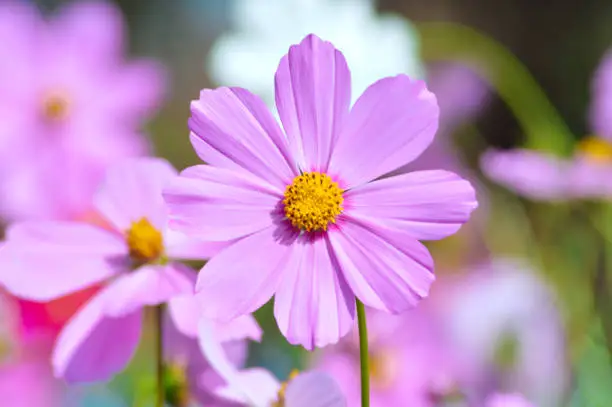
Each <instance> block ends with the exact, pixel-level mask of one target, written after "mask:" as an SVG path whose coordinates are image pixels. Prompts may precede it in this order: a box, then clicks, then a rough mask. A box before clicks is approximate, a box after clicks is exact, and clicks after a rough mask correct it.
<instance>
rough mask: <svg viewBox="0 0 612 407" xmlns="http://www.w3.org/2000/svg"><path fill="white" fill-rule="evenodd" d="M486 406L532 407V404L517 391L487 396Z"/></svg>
mask: <svg viewBox="0 0 612 407" xmlns="http://www.w3.org/2000/svg"><path fill="white" fill-rule="evenodd" d="M486 407H534V405H533V404H531V403H530V402H529V401H527V400H525V398H524V397H523V396H521V395H520V394H518V393H512V394H499V393H498V394H494V395H492V396H491V397H489V399H488V400H487V403H486Z"/></svg>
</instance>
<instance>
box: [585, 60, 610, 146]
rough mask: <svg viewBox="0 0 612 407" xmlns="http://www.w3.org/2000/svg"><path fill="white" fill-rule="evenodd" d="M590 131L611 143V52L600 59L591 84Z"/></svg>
mask: <svg viewBox="0 0 612 407" xmlns="http://www.w3.org/2000/svg"><path fill="white" fill-rule="evenodd" d="M589 118H590V123H591V129H592V131H594V132H595V134H597V135H599V136H601V137H603V138H605V139H606V140H608V141H612V51H608V52H607V53H606V54H605V55H604V57H603V58H602V60H601V62H600V64H599V67H598V68H597V71H596V72H595V75H594V76H593V81H592V83H591V106H590V112H589Z"/></svg>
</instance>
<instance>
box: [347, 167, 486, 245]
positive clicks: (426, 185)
mask: <svg viewBox="0 0 612 407" xmlns="http://www.w3.org/2000/svg"><path fill="white" fill-rule="evenodd" d="M345 202H346V204H345V205H346V207H347V210H346V211H345V213H346V215H347V216H351V217H354V218H357V219H367V220H369V221H371V222H376V223H379V224H384V225H385V226H386V227H389V228H392V229H398V230H402V231H405V232H406V233H408V234H410V235H411V236H412V237H414V238H415V239H419V240H423V239H424V240H435V239H442V238H444V237H446V236H449V235H452V234H453V233H455V232H457V230H459V228H460V227H461V225H463V224H464V223H465V222H467V220H468V219H469V217H470V213H471V212H472V211H473V210H474V209H475V208H476V207H477V206H478V203H477V202H476V193H475V191H474V188H472V186H471V185H470V183H469V182H468V181H466V180H464V179H463V178H461V177H459V176H458V175H456V174H453V173H452V172H448V171H435V170H434V171H416V172H412V173H408V174H402V175H398V176H395V177H390V178H385V179H381V180H378V181H374V182H371V183H368V184H366V185H363V186H361V187H358V188H355V189H353V190H350V191H348V192H346V193H345Z"/></svg>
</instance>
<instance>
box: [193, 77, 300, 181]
mask: <svg viewBox="0 0 612 407" xmlns="http://www.w3.org/2000/svg"><path fill="white" fill-rule="evenodd" d="M189 129H190V130H191V132H192V133H193V137H192V140H193V139H194V138H195V139H196V140H198V139H199V141H196V142H194V143H193V144H194V148H195V150H196V153H198V155H199V156H200V158H201V159H202V160H204V161H205V162H207V163H209V164H212V165H215V166H222V167H225V168H230V169H234V170H238V169H239V170H241V171H243V172H246V173H252V174H255V175H257V176H258V177H260V178H262V179H264V180H266V181H268V182H270V183H271V184H272V185H281V186H284V185H287V184H288V183H290V182H291V180H292V179H293V178H294V177H295V176H296V175H297V174H298V173H297V169H296V167H295V163H293V162H292V159H291V157H290V155H289V152H288V151H289V149H288V146H287V141H286V139H285V137H284V135H283V134H282V132H281V129H280V128H279V126H278V124H277V123H276V120H275V119H274V117H273V116H272V114H271V113H270V112H269V111H268V109H267V107H266V105H265V104H264V102H263V101H262V100H261V99H260V98H259V97H257V96H255V95H253V94H251V93H250V92H248V91H247V90H245V89H241V88H218V89H215V90H211V89H204V90H203V91H202V92H201V93H200V99H199V100H196V101H193V102H191V117H190V118H189Z"/></svg>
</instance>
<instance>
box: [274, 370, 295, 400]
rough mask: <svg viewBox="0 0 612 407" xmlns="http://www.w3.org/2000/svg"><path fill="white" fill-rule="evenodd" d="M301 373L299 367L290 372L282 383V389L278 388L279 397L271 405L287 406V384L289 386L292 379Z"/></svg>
mask: <svg viewBox="0 0 612 407" xmlns="http://www.w3.org/2000/svg"><path fill="white" fill-rule="evenodd" d="M299 374H300V372H299V370H297V369H293V370H292V371H291V373H289V377H288V378H287V380H285V381H284V382H282V383H281V386H280V389H278V395H277V399H276V401H275V402H274V403H272V406H271V407H285V393H286V392H287V386H289V383H291V380H293V379H295V378H296V377H298V375H299Z"/></svg>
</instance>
